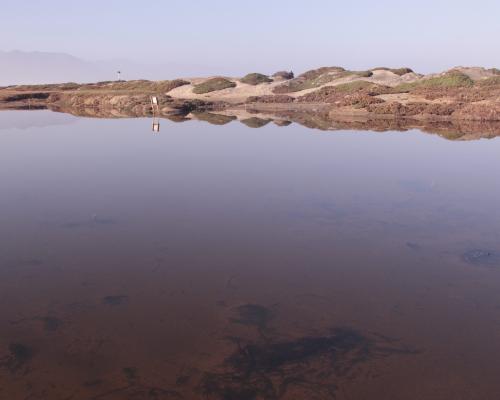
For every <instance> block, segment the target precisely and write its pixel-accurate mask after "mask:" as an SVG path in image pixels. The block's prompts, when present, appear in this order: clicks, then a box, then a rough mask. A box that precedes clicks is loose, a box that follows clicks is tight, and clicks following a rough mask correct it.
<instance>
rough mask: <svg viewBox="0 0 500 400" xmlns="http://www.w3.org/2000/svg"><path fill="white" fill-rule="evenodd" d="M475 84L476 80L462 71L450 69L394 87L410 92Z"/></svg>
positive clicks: (397, 91)
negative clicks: (440, 73) (434, 75)
mask: <svg viewBox="0 0 500 400" xmlns="http://www.w3.org/2000/svg"><path fill="white" fill-rule="evenodd" d="M471 86H474V81H473V80H472V79H471V78H469V77H468V76H467V75H465V74H464V73H462V72H460V71H454V70H453V71H449V72H446V73H445V74H443V75H441V76H436V77H434V78H429V79H421V80H419V81H416V82H412V83H402V84H401V85H398V86H396V87H395V88H394V92H395V93H402V92H409V91H411V90H414V89H420V88H423V89H434V88H437V89H448V88H459V87H471Z"/></svg>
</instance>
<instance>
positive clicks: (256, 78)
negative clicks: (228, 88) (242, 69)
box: [240, 73, 273, 86]
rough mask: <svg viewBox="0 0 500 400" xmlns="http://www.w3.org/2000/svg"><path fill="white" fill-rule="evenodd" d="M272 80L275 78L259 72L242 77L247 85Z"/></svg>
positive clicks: (241, 80)
mask: <svg viewBox="0 0 500 400" xmlns="http://www.w3.org/2000/svg"><path fill="white" fill-rule="evenodd" d="M272 81H273V80H272V79H271V78H269V77H268V76H267V75H264V74H259V73H252V74H248V75H246V76H244V77H243V78H241V79H240V82H243V83H246V84H247V85H253V86H256V85H260V84H261V83H269V82H272Z"/></svg>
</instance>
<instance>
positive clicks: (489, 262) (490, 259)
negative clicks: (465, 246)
mask: <svg viewBox="0 0 500 400" xmlns="http://www.w3.org/2000/svg"><path fill="white" fill-rule="evenodd" d="M462 260H463V261H465V262H466V263H467V264H471V265H478V266H481V265H482V266H489V267H498V266H500V254H499V253H497V252H495V251H493V250H485V249H472V250H468V251H466V252H465V253H463V254H462Z"/></svg>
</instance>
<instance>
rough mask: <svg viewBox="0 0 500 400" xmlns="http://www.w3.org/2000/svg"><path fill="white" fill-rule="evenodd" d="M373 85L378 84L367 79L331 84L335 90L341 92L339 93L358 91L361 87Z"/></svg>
mask: <svg viewBox="0 0 500 400" xmlns="http://www.w3.org/2000/svg"><path fill="white" fill-rule="evenodd" d="M374 86H378V85H376V84H373V83H371V82H367V81H353V82H348V83H342V84H340V85H336V86H332V88H333V89H334V90H335V91H336V92H341V93H354V92H358V91H360V90H363V89H368V88H371V87H374Z"/></svg>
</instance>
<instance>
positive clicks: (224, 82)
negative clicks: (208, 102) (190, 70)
mask: <svg viewBox="0 0 500 400" xmlns="http://www.w3.org/2000/svg"><path fill="white" fill-rule="evenodd" d="M234 87H236V83H234V82H232V81H230V80H229V79H226V78H212V79H209V80H207V81H205V82H202V83H199V84H197V85H195V86H194V88H193V93H195V94H205V93H210V92H216V91H218V90H224V89H229V88H234Z"/></svg>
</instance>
